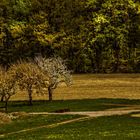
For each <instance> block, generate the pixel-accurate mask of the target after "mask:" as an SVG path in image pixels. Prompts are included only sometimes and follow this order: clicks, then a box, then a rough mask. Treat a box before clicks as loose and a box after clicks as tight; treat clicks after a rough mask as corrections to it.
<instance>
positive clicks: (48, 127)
mask: <svg viewBox="0 0 140 140" xmlns="http://www.w3.org/2000/svg"><path fill="white" fill-rule="evenodd" d="M53 98H54V101H52V102H49V101H48V97H47V94H46V95H43V96H37V95H35V94H34V96H33V99H34V102H33V106H29V105H28V96H27V95H26V93H24V92H19V93H18V94H17V95H15V96H13V97H12V99H11V100H10V102H9V103H8V112H9V113H12V112H26V113H27V115H25V116H24V115H23V116H20V117H18V118H13V119H12V121H11V122H6V123H2V124H1V123H0V140H139V139H140V133H139V132H140V114H139V112H137V113H135V112H134V113H131V114H127V115H114V116H102V117H97V118H96V117H93V118H92V117H91V118H89V119H85V120H81V121H75V122H71V123H66V124H65V123H64V124H63V122H65V121H69V120H73V119H77V118H82V117H85V116H80V115H65V114H63V115H30V114H28V113H30V112H55V111H56V110H59V109H64V108H68V109H70V111H101V110H102V111H104V110H106V109H112V108H120V107H125V105H128V106H130V105H134V106H139V107H140V74H88V75H86V74H81V75H73V85H72V86H71V87H66V86H65V85H63V84H61V85H59V87H58V88H57V89H56V90H55V92H54V96H53ZM0 106H2V103H0ZM26 113H25V114H26ZM23 114H24V113H23ZM61 122H62V125H58V124H59V123H61ZM52 126H53V127H52Z"/></svg>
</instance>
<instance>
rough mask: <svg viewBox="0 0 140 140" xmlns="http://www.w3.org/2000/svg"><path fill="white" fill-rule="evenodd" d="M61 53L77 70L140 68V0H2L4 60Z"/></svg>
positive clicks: (0, 47) (0, 29) (0, 61)
mask: <svg viewBox="0 0 140 140" xmlns="http://www.w3.org/2000/svg"><path fill="white" fill-rule="evenodd" d="M40 54H41V55H43V56H45V57H50V56H60V57H62V58H63V59H64V60H67V65H68V67H69V69H71V70H73V71H74V72H75V73H89V72H92V73H111V72H140V3H139V1H138V0H0V64H1V65H3V66H6V67H8V66H9V65H10V64H11V63H14V62H16V61H17V60H19V59H27V58H34V57H35V56H37V55H40Z"/></svg>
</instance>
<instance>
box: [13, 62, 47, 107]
mask: <svg viewBox="0 0 140 140" xmlns="http://www.w3.org/2000/svg"><path fill="white" fill-rule="evenodd" d="M11 69H12V71H13V72H14V73H15V75H16V77H18V80H17V84H18V86H19V88H20V89H22V90H23V89H25V90H26V91H27V92H28V96H29V104H30V105H32V93H33V89H36V90H39V91H40V92H41V89H42V87H44V84H45V80H46V79H45V76H44V74H43V73H42V72H41V70H40V69H39V68H38V66H37V65H36V64H34V63H32V62H23V61H20V62H18V64H15V65H13V66H11Z"/></svg>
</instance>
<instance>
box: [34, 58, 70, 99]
mask: <svg viewBox="0 0 140 140" xmlns="http://www.w3.org/2000/svg"><path fill="white" fill-rule="evenodd" d="M35 61H36V62H37V65H38V66H39V67H40V69H41V70H42V71H43V72H44V73H45V74H46V75H47V76H48V81H47V88H48V95H49V101H52V95H53V90H54V89H56V88H57V86H58V85H59V84H60V83H65V84H66V85H67V86H69V85H71V74H70V71H69V70H67V67H66V65H65V62H64V60H62V59H61V58H60V57H53V58H47V59H46V58H43V57H37V58H36V59H35Z"/></svg>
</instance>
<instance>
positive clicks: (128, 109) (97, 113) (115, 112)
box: [0, 105, 140, 137]
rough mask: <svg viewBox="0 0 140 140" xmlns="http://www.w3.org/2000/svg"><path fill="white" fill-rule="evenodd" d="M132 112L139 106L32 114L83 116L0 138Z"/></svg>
mask: <svg viewBox="0 0 140 140" xmlns="http://www.w3.org/2000/svg"><path fill="white" fill-rule="evenodd" d="M133 112H140V106H134V105H132V106H127V105H126V106H125V107H118V108H112V109H107V110H104V111H84V112H64V113H48V112H32V113H29V114H30V115H53V114H54V115H83V116H82V117H80V118H76V119H71V120H67V121H62V122H59V123H54V124H51V125H42V126H38V127H33V128H29V129H23V130H20V131H16V132H10V133H5V134H1V135H0V137H5V136H7V135H14V134H19V133H24V132H29V131H35V130H37V129H41V128H54V127H57V126H60V125H63V124H68V123H72V122H77V121H85V120H88V119H92V118H95V117H101V116H113V115H125V114H129V113H133Z"/></svg>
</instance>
